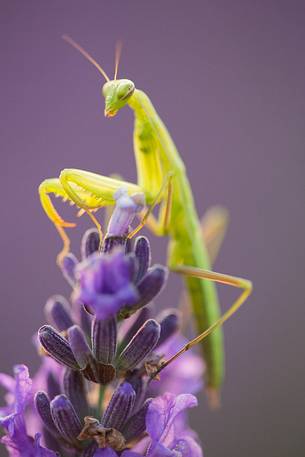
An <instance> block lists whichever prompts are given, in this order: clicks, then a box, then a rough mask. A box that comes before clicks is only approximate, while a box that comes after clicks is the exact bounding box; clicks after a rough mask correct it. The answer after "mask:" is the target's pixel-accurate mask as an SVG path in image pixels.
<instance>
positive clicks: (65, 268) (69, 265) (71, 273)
mask: <svg viewBox="0 0 305 457" xmlns="http://www.w3.org/2000/svg"><path fill="white" fill-rule="evenodd" d="M77 264H78V260H77V258H76V257H75V255H73V254H71V253H70V254H68V255H66V256H65V257H64V259H63V262H62V265H61V271H62V274H63V276H64V278H65V279H66V280H67V281H68V283H69V284H70V286H72V287H73V286H74V284H75V267H76V265H77Z"/></svg>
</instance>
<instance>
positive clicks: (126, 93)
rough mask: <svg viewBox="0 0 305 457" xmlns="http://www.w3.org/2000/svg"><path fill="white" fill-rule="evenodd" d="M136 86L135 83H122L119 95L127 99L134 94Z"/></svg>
mask: <svg viewBox="0 0 305 457" xmlns="http://www.w3.org/2000/svg"><path fill="white" fill-rule="evenodd" d="M134 89H135V86H134V84H133V83H131V82H130V83H127V84H120V85H119V87H118V91H117V96H118V99H119V100H126V99H127V98H128V97H130V95H132V93H133V91H134Z"/></svg>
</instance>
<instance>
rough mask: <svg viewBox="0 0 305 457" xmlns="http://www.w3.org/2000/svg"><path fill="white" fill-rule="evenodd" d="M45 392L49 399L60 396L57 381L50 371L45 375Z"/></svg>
mask: <svg viewBox="0 0 305 457" xmlns="http://www.w3.org/2000/svg"><path fill="white" fill-rule="evenodd" d="M47 392H48V395H49V397H50V398H54V397H56V395H59V394H61V388H60V384H59V381H58V379H57V378H56V377H55V375H54V374H53V373H52V372H51V371H50V372H49V373H48V374H47Z"/></svg>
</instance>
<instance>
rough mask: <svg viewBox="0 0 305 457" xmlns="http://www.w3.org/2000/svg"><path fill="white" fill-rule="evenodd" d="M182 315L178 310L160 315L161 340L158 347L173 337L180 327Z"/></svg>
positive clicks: (167, 311)
mask: <svg viewBox="0 0 305 457" xmlns="http://www.w3.org/2000/svg"><path fill="white" fill-rule="evenodd" d="M180 320H181V318H180V313H178V312H177V311H176V310H166V311H165V312H164V313H162V314H161V315H160V317H159V318H158V321H159V322H160V326H161V333H160V339H159V341H158V346H160V345H161V344H163V343H164V342H165V341H166V340H167V339H168V338H170V337H171V336H173V335H174V334H175V333H176V332H177V331H178V330H179V327H180Z"/></svg>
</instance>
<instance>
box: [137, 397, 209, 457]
mask: <svg viewBox="0 0 305 457" xmlns="http://www.w3.org/2000/svg"><path fill="white" fill-rule="evenodd" d="M194 406H197V399H196V397H194V396H193V395H191V394H181V395H178V396H175V395H174V394H171V393H167V394H164V395H163V396H162V397H157V398H155V399H154V400H153V401H152V402H151V404H150V405H149V408H148V412H147V415H146V430H147V432H148V434H149V436H150V439H151V442H150V444H149V447H148V452H147V454H146V455H147V456H151V457H163V456H164V457H167V456H173V457H174V456H176V455H177V454H178V455H181V456H183V457H202V450H201V448H200V446H199V445H198V443H197V442H196V440H195V438H194V433H193V431H191V430H190V429H188V427H187V426H186V424H185V416H184V412H185V410H186V409H188V408H193V407H194Z"/></svg>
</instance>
